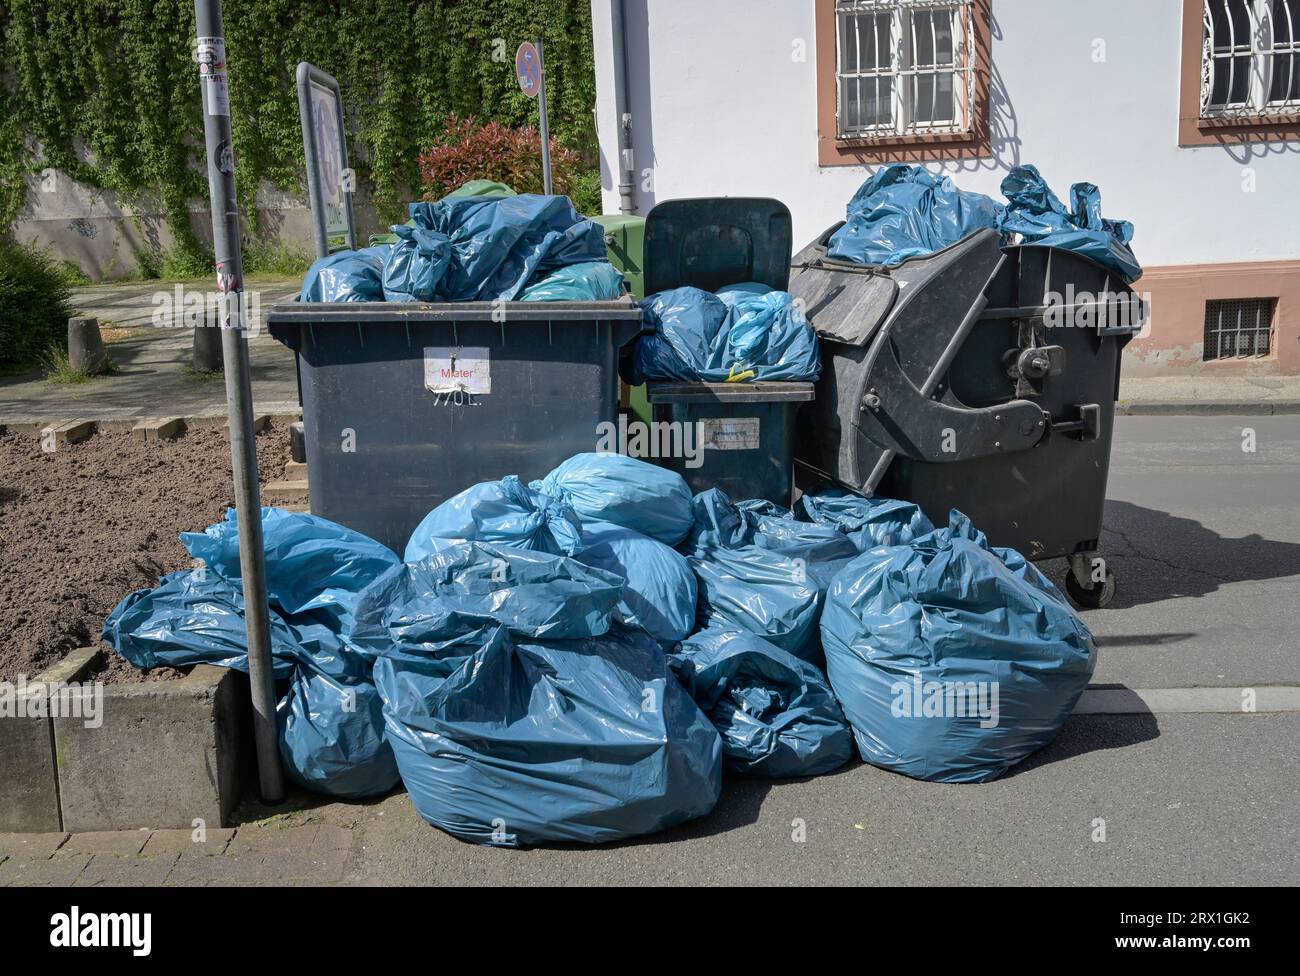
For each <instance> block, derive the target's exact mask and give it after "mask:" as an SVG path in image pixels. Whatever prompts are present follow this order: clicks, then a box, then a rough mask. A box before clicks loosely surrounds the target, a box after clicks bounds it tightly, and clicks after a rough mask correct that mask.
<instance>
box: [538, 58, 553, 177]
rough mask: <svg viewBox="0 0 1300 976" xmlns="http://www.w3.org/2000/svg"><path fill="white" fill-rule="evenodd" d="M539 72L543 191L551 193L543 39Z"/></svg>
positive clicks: (549, 131) (549, 130)
mask: <svg viewBox="0 0 1300 976" xmlns="http://www.w3.org/2000/svg"><path fill="white" fill-rule="evenodd" d="M536 47H537V61H538V65H537V70H538V72H539V73H540V74H541V87H540V88H539V89H538V92H537V114H538V115H539V116H540V117H541V131H542V191H543V192H544V193H546V195H547V196H550V193H551V128H550V126H549V125H547V123H546V57H545V56H544V55H543V54H542V39H541V38H540V37H539V38H538V39H537V45H536Z"/></svg>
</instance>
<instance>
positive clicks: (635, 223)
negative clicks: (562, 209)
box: [591, 214, 650, 423]
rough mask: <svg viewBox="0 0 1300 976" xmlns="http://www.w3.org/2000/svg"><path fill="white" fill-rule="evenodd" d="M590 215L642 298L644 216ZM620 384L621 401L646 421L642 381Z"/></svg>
mask: <svg viewBox="0 0 1300 976" xmlns="http://www.w3.org/2000/svg"><path fill="white" fill-rule="evenodd" d="M591 219H592V220H594V221H595V222H596V223H598V224H600V226H602V227H603V228H605V251H606V254H607V255H608V256H609V263H610V264H612V265H613V266H614V267H616V268H618V270H619V271H621V272H622V274H623V280H624V281H626V282H627V286H628V289H629V290H630V291H631V292H632V297H633V298H635V299H636V300H637V301H640V300H641V299H643V298H645V218H644V217H639V216H637V215H636V214H602V215H601V216H599V217H592V218H591ZM624 387H625V388H624V391H623V396H622V398H621V405H622V406H623V407H625V408H626V409H627V410H628V411H629V412H630V413H631V414H632V415H633V416H634V417H635V418H636V419H637V420H640V421H642V422H643V423H649V422H650V402H649V401H648V400H647V399H646V394H645V385H644V384H642V385H641V386H632V387H628V386H627V385H626V384H624Z"/></svg>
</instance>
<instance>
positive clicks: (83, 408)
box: [0, 280, 298, 424]
mask: <svg viewBox="0 0 1300 976" xmlns="http://www.w3.org/2000/svg"><path fill="white" fill-rule="evenodd" d="M177 287H180V288H182V290H183V289H185V288H186V287H189V288H198V289H202V288H204V287H205V286H203V285H190V286H184V285H182V286H177V285H171V284H167V283H163V282H157V281H154V282H133V283H130V284H114V285H94V286H91V287H87V288H78V289H75V290H74V292H73V305H74V306H75V308H76V310H77V313H78V314H79V315H92V316H94V317H96V318H98V319H99V320H100V326H101V329H102V330H103V332H104V337H105V342H106V345H107V348H108V354H109V356H110V357H111V358H112V359H113V361H114V362H115V363H116V364H117V366H118V369H119V372H118V373H117V374H116V375H113V376H101V377H95V378H94V379H91V380H90V381H89V382H86V383H80V384H55V383H50V382H48V381H47V380H45V378H44V376H43V374H42V372H41V371H40V370H35V369H34V370H29V371H27V372H25V373H22V374H19V375H15V376H6V377H0V424H6V423H8V424H18V423H31V422H33V421H56V420H74V419H89V420H117V419H125V418H130V417H157V416H178V417H179V416H202V415H207V414H218V413H219V414H223V415H224V413H225V411H226V387H225V383H224V382H223V380H222V376H221V374H219V373H218V374H216V375H214V376H204V375H201V374H197V373H195V372H194V371H193V370H192V368H191V363H192V360H191V352H192V349H193V345H194V330H193V329H192V328H189V329H186V328H159V327H158V326H156V325H154V324H153V314H154V312H155V311H156V310H157V309H158V308H159V307H160V306H159V304H158V303H157V302H156V301H155V298H156V297H157V296H159V295H162V296H167V297H170V298H171V299H173V300H174V295H175V288H177ZM249 288H250V291H251V290H255V291H256V292H257V295H258V297H257V301H256V302H255V303H252V304H253V308H254V311H255V312H256V314H255V315H254V316H253V317H252V321H251V323H250V329H249V332H250V340H249V360H250V363H249V365H250V372H251V374H252V380H253V404H254V407H255V408H256V409H257V410H258V411H259V412H262V413H290V412H293V411H294V410H296V408H297V404H298V384H297V378H296V376H295V373H294V361H293V352H292V351H291V350H289V349H288V348H286V347H285V346H282V345H281V344H280V343H278V342H276V341H275V340H274V339H272V338H271V337H270V335H268V334H267V332H266V330H265V326H264V324H263V321H262V320H263V317H264V312H265V310H266V309H267V308H269V307H270V306H271V305H273V304H275V303H276V302H280V301H285V300H287V299H289V298H292V297H293V296H294V295H295V294H297V291H298V283H297V282H296V281H291V280H275V281H255V282H253V283H250V285H249ZM182 294H184V291H182Z"/></svg>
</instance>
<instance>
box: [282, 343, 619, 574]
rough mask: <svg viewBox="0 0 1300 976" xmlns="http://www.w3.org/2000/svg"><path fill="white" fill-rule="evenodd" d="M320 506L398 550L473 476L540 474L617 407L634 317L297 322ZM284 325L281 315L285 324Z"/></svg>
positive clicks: (589, 446)
mask: <svg viewBox="0 0 1300 976" xmlns="http://www.w3.org/2000/svg"><path fill="white" fill-rule="evenodd" d="M296 327H297V329H299V330H300V334H299V335H298V336H297V337H296V339H297V347H298V356H299V374H300V377H301V395H302V405H303V420H304V425H305V429H306V447H307V470H308V473H309V478H310V491H311V505H312V511H313V512H314V513H315V514H318V515H321V516H323V517H324V518H328V519H331V520H332V521H335V522H339V523H341V524H343V525H346V526H348V527H350V528H353V529H356V530H357V531H359V532H363V533H365V534H366V535H369V536H371V537H372V538H375V539H378V540H379V541H380V542H383V543H384V544H385V545H388V546H390V547H391V548H393V549H395V550H396V551H398V552H400V551H402V549H403V548H404V547H405V545H406V540H407V538H408V536H409V535H410V533H411V531H412V529H414V528H415V526H416V525H417V524H418V523H419V521H420V520H421V519H422V518H423V517H424V516H425V515H426V514H427V513H428V512H429V511H430V510H431V509H432V508H434V507H435V506H436V505H438V504H439V503H441V502H443V501H445V500H446V499H447V498H450V497H451V496H452V495H454V494H456V493H457V492H459V491H462V490H463V489H465V488H468V487H469V486H470V485H473V484H476V483H478V482H480V481H490V480H496V479H499V478H501V477H503V476H504V475H508V474H516V475H519V476H520V477H521V478H522V479H524V480H525V481H528V480H531V479H535V478H541V477H542V476H543V475H545V474H546V473H547V472H548V471H550V470H551V469H552V468H554V467H555V466H556V465H557V464H559V463H560V462H561V461H563V460H565V459H566V458H568V457H569V456H571V455H573V454H577V453H580V452H582V451H590V450H593V449H594V446H595V444H596V443H597V440H598V438H599V436H600V430H599V426H600V424H602V423H604V422H614V421H616V419H617V411H618V371H617V355H618V348H619V346H620V345H621V344H622V343H623V342H625V341H626V340H627V339H628V338H630V336H631V335H632V334H634V333H635V331H636V329H637V328H638V325H637V323H636V322H635V321H625V320H617V319H616V320H599V319H593V320H587V321H564V320H560V319H557V320H553V321H546V320H529V321H508V322H504V323H493V322H491V321H472V320H471V321H467V320H459V321H457V320H447V321H428V320H426V321H419V320H408V321H405V322H402V321H396V322H390V323H386V324H378V323H369V324H366V325H357V324H353V325H351V326H348V325H344V324H341V323H337V322H330V323H329V324H327V325H322V324H319V323H318V324H314V325H313V324H301V323H300V324H298V325H297V326H296ZM282 328H283V327H282Z"/></svg>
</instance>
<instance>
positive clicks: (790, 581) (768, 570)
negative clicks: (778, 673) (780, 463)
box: [683, 488, 858, 664]
mask: <svg viewBox="0 0 1300 976" xmlns="http://www.w3.org/2000/svg"><path fill="white" fill-rule="evenodd" d="M694 511H695V526H694V527H693V528H692V530H691V534H690V536H689V537H688V539H687V541H686V543H685V545H684V546H683V548H684V549H686V550H687V551H689V552H692V553H693V556H692V558H691V568H692V569H694V570H695V574H696V576H697V578H698V580H699V589H700V599H699V612H698V614H697V623H699V624H700V625H701V626H707V625H710V624H714V625H718V626H725V625H726V624H727V623H730V624H732V625H735V626H739V627H743V628H744V629H746V630H749V631H751V632H752V633H755V634H758V635H759V636H761V637H764V638H766V639H767V640H768V641H771V642H772V643H773V644H776V645H777V646H778V647H780V648H782V649H783V650H786V651H789V652H790V653H792V654H794V655H796V656H797V657H800V658H802V659H804V660H806V661H810V662H812V663H814V664H817V663H819V662H820V661H821V642H820V638H819V634H818V630H817V623H818V620H819V619H820V616H821V608H822V604H823V602H824V598H825V594H826V590H827V588H828V587H829V586H830V583H831V580H832V579H833V578H834V576H835V574H836V573H837V572H839V570H840V569H841V568H843V567H844V566H845V565H846V564H847V563H848V562H849V561H850V560H851V559H853V558H854V557H856V556H857V554H858V550H857V548H856V547H855V546H854V544H853V543H852V541H851V540H850V539H849V538H848V536H846V535H845V534H844V533H843V532H841V531H840V530H839V529H838V528H836V527H834V526H832V525H820V524H816V523H810V522H801V521H798V520H797V519H795V518H793V517H792V516H791V514H790V513H789V512H788V511H786V510H785V509H783V508H781V507H780V506H778V505H776V504H774V503H772V502H770V501H766V500H763V499H751V500H748V501H742V502H732V501H731V499H730V498H728V497H727V495H726V493H725V492H724V491H722V490H721V489H719V488H710V489H707V490H706V491H702V492H700V493H699V494H698V495H696V496H695V502H694Z"/></svg>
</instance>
